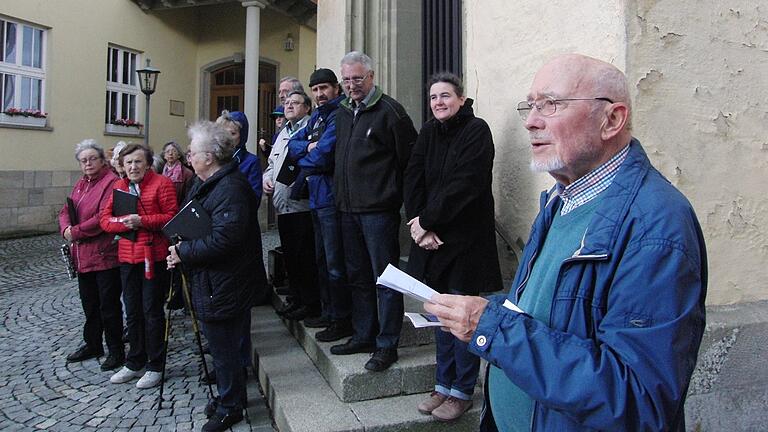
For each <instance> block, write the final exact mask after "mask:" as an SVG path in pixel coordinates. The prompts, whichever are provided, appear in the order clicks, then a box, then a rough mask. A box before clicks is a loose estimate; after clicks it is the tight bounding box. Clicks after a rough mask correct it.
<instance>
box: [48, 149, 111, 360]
mask: <svg viewBox="0 0 768 432" xmlns="http://www.w3.org/2000/svg"><path fill="white" fill-rule="evenodd" d="M75 160H76V161H77V162H78V164H79V165H80V170H81V171H82V172H83V177H81V178H80V180H78V182H77V183H76V184H75V187H74V188H73V189H72V193H71V194H70V198H71V199H72V201H70V204H69V205H72V206H74V208H73V209H70V208H68V205H65V206H64V207H63V208H62V209H61V211H60V212H59V227H60V231H61V235H62V236H63V237H64V238H65V239H66V240H67V241H68V242H71V243H72V259H73V260H74V263H75V268H76V269H77V285H78V289H79V291H80V301H81V302H82V305H83V312H84V313H85V325H84V326H83V339H84V340H85V344H84V345H83V346H81V347H80V348H79V349H77V351H75V352H73V353H72V354H70V355H69V356H67V361H68V362H78V361H83V360H87V359H90V358H94V357H100V356H102V355H103V354H104V347H103V346H102V335H104V338H105V339H106V342H107V348H108V349H109V356H108V357H107V359H106V360H105V361H104V363H102V364H101V370H104V371H106V370H111V369H115V368H118V367H120V366H122V365H123V362H124V361H125V349H124V347H123V338H122V332H123V312H122V306H121V305H120V293H121V291H122V290H121V287H120V269H119V267H118V262H117V245H116V244H115V243H114V242H113V241H112V238H113V237H114V236H112V235H111V234H108V233H106V232H104V230H103V229H102V228H101V226H100V225H99V211H100V209H102V208H103V207H104V205H105V204H106V201H107V199H108V198H109V197H110V196H111V194H112V185H113V183H115V181H117V176H116V175H115V174H114V173H113V172H112V170H111V169H110V168H109V162H108V161H107V159H106V157H105V155H104V149H102V148H101V146H99V145H98V144H97V143H96V141H95V140H92V139H87V140H84V141H82V142H80V143H79V144H78V145H77V147H76V148H75ZM70 215H71V216H70Z"/></svg>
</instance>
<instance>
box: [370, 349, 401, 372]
mask: <svg viewBox="0 0 768 432" xmlns="http://www.w3.org/2000/svg"><path fill="white" fill-rule="evenodd" d="M396 361H397V348H376V352H374V353H373V355H372V356H371V359H370V360H368V362H367V363H366V364H365V368H366V369H368V370H369V371H372V372H381V371H384V370H387V369H389V367H390V366H392V363H394V362H396Z"/></svg>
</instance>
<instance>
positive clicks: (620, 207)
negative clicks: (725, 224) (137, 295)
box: [425, 54, 707, 432]
mask: <svg viewBox="0 0 768 432" xmlns="http://www.w3.org/2000/svg"><path fill="white" fill-rule="evenodd" d="M517 109H518V112H519V113H520V115H521V117H522V118H523V120H524V121H525V127H526V129H528V131H529V134H530V141H531V150H532V153H533V160H532V162H531V167H532V169H533V170H534V171H546V172H549V173H550V175H552V177H554V178H555V180H556V181H557V184H556V185H555V187H554V188H553V189H552V190H550V191H549V192H545V193H542V196H541V200H540V211H539V214H538V216H537V218H536V220H535V222H534V224H533V228H532V230H531V234H530V239H529V240H528V243H527V245H526V246H525V249H524V251H523V257H522V260H521V261H520V267H519V268H518V270H517V274H516V276H515V281H514V282H513V285H512V289H511V290H510V294H509V295H508V296H502V297H500V298H490V299H488V300H485V299H483V298H480V297H461V296H451V295H442V294H439V295H436V296H435V297H433V299H432V300H433V302H434V303H433V304H425V309H426V310H427V311H429V312H432V313H434V314H436V315H437V316H438V318H439V319H440V321H441V322H442V323H443V324H444V325H445V327H447V328H448V329H450V331H451V332H452V333H453V334H454V335H456V336H457V337H459V338H461V339H463V340H465V341H468V342H470V346H469V350H470V351H471V352H472V353H474V354H476V355H478V356H480V357H482V358H484V359H486V360H487V361H488V363H489V368H488V372H487V381H486V382H487V385H486V389H487V392H486V408H487V409H486V410H484V415H483V419H482V423H481V430H486V431H493V430H501V431H519V430H525V431H530V430H533V431H559V432H564V431H586V430H590V431H591V430H610V431H618V430H632V431H634V430H654V431H656V430H673V431H684V430H685V424H684V423H685V415H684V412H683V405H684V402H685V395H686V391H687V389H688V384H689V381H690V378H691V374H692V373H693V369H694V366H695V365H696V356H697V353H698V349H699V345H700V343H701V338H702V334H703V332H704V324H705V308H704V300H705V296H706V287H707V258H706V250H705V246H704V239H703V236H702V232H701V228H700V226H699V223H698V221H697V219H696V215H695V213H694V211H693V208H692V206H691V204H690V203H689V202H688V200H686V198H685V197H684V196H683V195H682V194H681V193H680V192H679V191H678V190H677V189H675V187H674V186H672V185H671V184H670V183H669V182H668V181H667V180H666V179H665V178H664V177H663V176H662V175H661V174H660V173H659V172H658V171H657V170H656V169H655V168H654V167H653V166H652V165H651V163H650V161H649V160H648V157H647V156H646V154H645V152H644V151H643V148H642V146H641V145H640V142H639V141H638V140H637V139H635V138H633V137H632V136H631V133H630V111H631V102H630V97H629V90H628V86H627V81H626V77H625V76H624V74H623V73H621V72H620V71H619V70H618V69H616V68H615V67H614V66H612V65H610V64H608V63H604V62H602V61H599V60H596V59H593V58H589V57H585V56H581V55H574V54H571V55H564V56H560V57H557V58H555V59H554V60H552V61H551V62H549V63H547V64H546V65H545V66H544V67H543V68H542V69H541V70H539V72H538V73H537V74H536V77H535V78H534V81H533V85H532V87H531V91H530V93H529V94H528V98H527V100H526V101H523V102H520V104H518V106H517Z"/></svg>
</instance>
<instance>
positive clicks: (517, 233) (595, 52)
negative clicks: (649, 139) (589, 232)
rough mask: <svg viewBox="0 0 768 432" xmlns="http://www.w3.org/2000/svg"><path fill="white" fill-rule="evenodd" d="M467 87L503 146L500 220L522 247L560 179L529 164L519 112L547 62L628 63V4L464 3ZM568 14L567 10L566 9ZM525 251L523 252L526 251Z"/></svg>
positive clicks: (497, 171) (498, 176)
mask: <svg viewBox="0 0 768 432" xmlns="http://www.w3.org/2000/svg"><path fill="white" fill-rule="evenodd" d="M464 11H465V16H464V18H465V20H464V23H465V24H464V25H465V34H464V35H463V36H464V41H465V73H464V76H465V87H466V92H467V96H469V97H471V98H473V99H475V105H474V108H475V113H476V114H477V115H478V116H479V117H482V118H484V119H485V120H486V121H487V122H488V124H489V125H490V127H491V130H492V132H493V138H494V143H495V145H496V158H495V161H494V169H493V171H494V177H493V181H494V184H493V188H494V196H495V197H496V217H497V220H498V221H500V222H501V224H502V226H503V230H504V232H505V234H506V237H507V238H509V239H510V240H511V241H512V242H513V243H518V244H519V246H522V245H523V244H524V242H525V241H526V240H527V239H528V233H529V230H530V226H531V222H532V221H533V218H534V216H535V215H536V212H537V210H538V196H539V193H540V192H541V191H542V190H544V189H548V188H549V187H551V186H552V185H553V184H554V180H553V179H552V178H551V177H550V176H549V175H546V174H533V173H531V171H530V170H529V168H528V164H529V162H530V148H529V142H528V135H527V131H526V130H525V127H524V125H523V123H522V121H521V120H520V118H519V117H518V115H517V112H516V111H515V110H514V106H515V104H516V103H517V102H519V101H521V100H524V99H525V97H526V94H527V93H528V89H529V87H530V84H531V81H532V79H533V74H534V73H535V71H536V69H538V68H539V67H540V66H541V65H542V64H543V63H544V62H545V61H546V60H548V59H549V58H551V57H553V56H555V55H557V54H560V53H565V52H581V53H584V54H587V55H591V56H594V57H598V58H601V59H605V60H607V61H610V62H612V63H613V64H615V65H616V66H617V67H619V68H620V69H624V68H625V48H624V47H625V46H626V36H625V35H626V30H625V28H626V22H625V19H624V6H623V2H621V1H605V0H585V1H582V2H579V5H578V7H575V6H574V3H573V2H571V1H567V0H553V1H549V2H544V3H541V2H536V3H533V2H516V3H515V5H514V7H510V3H509V2H508V1H506V0H484V1H482V2H470V1H468V2H464ZM564 11H567V13H564ZM518 252H519V250H518Z"/></svg>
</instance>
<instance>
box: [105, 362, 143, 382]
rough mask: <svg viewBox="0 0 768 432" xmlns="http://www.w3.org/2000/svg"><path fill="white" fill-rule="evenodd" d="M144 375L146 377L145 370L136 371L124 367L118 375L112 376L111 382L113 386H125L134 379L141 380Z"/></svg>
mask: <svg viewBox="0 0 768 432" xmlns="http://www.w3.org/2000/svg"><path fill="white" fill-rule="evenodd" d="M142 375H144V369H142V370H137V371H135V370H131V369H128V366H123V368H122V369H120V370H119V371H118V372H117V373H116V374H114V375H112V377H111V378H110V379H109V382H111V383H112V384H123V383H127V382H128V381H130V380H132V379H134V378H140V377H141V376H142Z"/></svg>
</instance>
